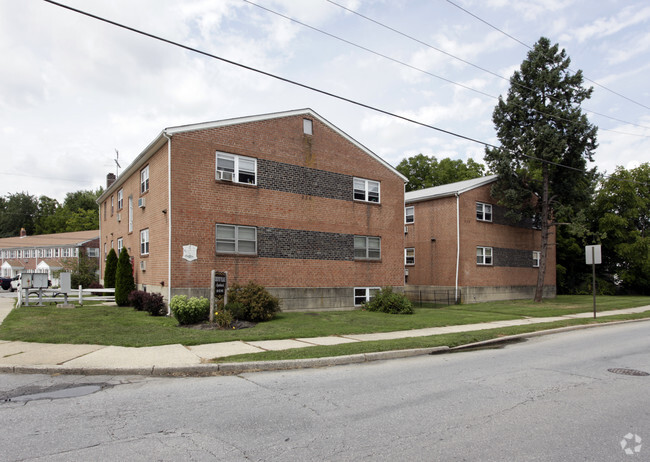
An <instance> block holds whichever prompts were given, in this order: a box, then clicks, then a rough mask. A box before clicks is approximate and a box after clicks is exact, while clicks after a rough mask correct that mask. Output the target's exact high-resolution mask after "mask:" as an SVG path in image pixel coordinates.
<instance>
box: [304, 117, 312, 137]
mask: <svg viewBox="0 0 650 462" xmlns="http://www.w3.org/2000/svg"><path fill="white" fill-rule="evenodd" d="M302 131H303V133H304V134H305V135H313V134H314V123H313V122H312V120H311V119H302Z"/></svg>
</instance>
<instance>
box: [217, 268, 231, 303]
mask: <svg viewBox="0 0 650 462" xmlns="http://www.w3.org/2000/svg"><path fill="white" fill-rule="evenodd" d="M227 289H228V273H225V272H222V271H215V272H214V296H215V297H218V296H220V295H225V293H226V290H227Z"/></svg>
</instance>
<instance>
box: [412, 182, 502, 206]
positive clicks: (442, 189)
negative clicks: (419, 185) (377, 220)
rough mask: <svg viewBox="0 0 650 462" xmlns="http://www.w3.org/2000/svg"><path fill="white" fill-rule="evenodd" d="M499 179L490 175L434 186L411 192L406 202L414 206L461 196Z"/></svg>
mask: <svg viewBox="0 0 650 462" xmlns="http://www.w3.org/2000/svg"><path fill="white" fill-rule="evenodd" d="M497 179H498V177H497V175H488V176H484V177H481V178H474V179H472V180H464V181H458V182H456V183H449V184H444V185H441V186H434V187H433V188H426V189H420V190H418V191H409V192H407V193H406V194H404V202H405V203H406V204H413V203H415V202H422V201H428V200H431V199H438V198H441V197H450V196H455V195H460V194H463V193H465V192H467V191H471V190H472V189H476V188H480V187H481V186H485V185H486V184H490V183H493V182H495V181H497Z"/></svg>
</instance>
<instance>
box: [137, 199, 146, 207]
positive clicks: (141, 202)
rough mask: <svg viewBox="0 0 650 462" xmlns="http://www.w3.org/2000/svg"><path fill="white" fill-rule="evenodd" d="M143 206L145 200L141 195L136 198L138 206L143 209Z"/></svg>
mask: <svg viewBox="0 0 650 462" xmlns="http://www.w3.org/2000/svg"><path fill="white" fill-rule="evenodd" d="M144 206H145V200H144V197H141V198H140V199H138V207H140V208H141V209H143V208H144Z"/></svg>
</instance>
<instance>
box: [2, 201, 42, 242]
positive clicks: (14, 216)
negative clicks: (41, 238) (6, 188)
mask: <svg viewBox="0 0 650 462" xmlns="http://www.w3.org/2000/svg"><path fill="white" fill-rule="evenodd" d="M37 210H38V200H37V199H36V197H34V196H31V195H29V194H28V193H26V192H21V193H15V194H8V195H7V196H6V197H5V198H4V199H3V200H2V201H1V202H0V237H14V236H19V235H20V229H21V228H25V231H27V234H29V235H31V234H34V230H35V226H34V218H35V217H36V212H37Z"/></svg>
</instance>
